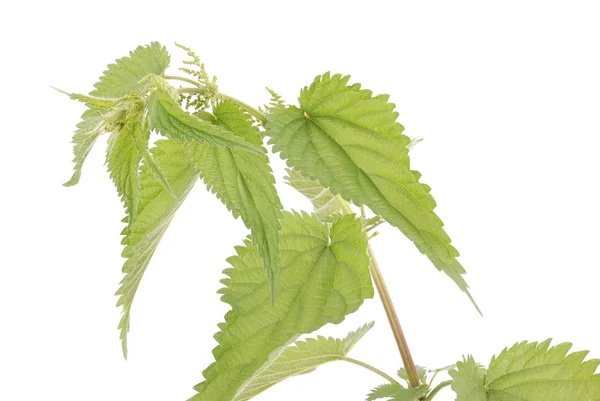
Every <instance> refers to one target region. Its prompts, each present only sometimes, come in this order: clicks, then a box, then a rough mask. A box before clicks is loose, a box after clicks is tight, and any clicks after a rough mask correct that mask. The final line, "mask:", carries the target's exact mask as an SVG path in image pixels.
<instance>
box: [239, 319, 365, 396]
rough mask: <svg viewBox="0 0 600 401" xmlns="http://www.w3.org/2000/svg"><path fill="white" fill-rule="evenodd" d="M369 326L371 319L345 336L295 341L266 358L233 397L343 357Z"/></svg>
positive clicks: (259, 391)
mask: <svg viewBox="0 0 600 401" xmlns="http://www.w3.org/2000/svg"><path fill="white" fill-rule="evenodd" d="M372 327H373V322H371V323H369V324H366V325H364V326H362V327H360V328H359V329H358V330H356V331H353V332H351V333H350V334H348V336H346V338H344V339H336V338H332V337H328V338H325V337H323V336H319V337H317V338H308V339H306V340H304V341H297V342H296V343H294V345H292V346H290V347H287V348H285V349H284V350H283V352H282V353H281V354H280V355H276V356H275V357H274V358H273V359H272V360H270V361H268V362H267V363H266V364H265V365H266V366H264V367H263V369H261V370H260V371H258V372H257V374H256V375H255V376H253V377H252V378H250V379H249V380H248V381H247V382H246V383H245V384H244V387H243V389H242V390H241V391H240V392H238V394H237V396H236V398H235V399H236V400H238V401H245V400H249V399H250V398H252V397H254V396H255V395H257V394H259V393H261V392H263V391H265V390H266V389H268V388H269V387H271V386H274V385H275V384H277V383H279V382H281V381H283V380H285V379H287V378H289V377H292V376H296V375H302V374H306V373H310V372H312V371H314V370H315V369H316V368H318V367H319V366H321V365H323V364H325V363H327V362H333V361H339V360H342V359H343V358H344V357H345V356H346V355H347V354H348V352H350V350H351V349H352V347H354V345H356V343H357V342H358V341H359V340H360V339H361V338H362V337H363V336H364V335H365V334H366V333H367V332H368V331H369V330H370V329H371V328H372Z"/></svg>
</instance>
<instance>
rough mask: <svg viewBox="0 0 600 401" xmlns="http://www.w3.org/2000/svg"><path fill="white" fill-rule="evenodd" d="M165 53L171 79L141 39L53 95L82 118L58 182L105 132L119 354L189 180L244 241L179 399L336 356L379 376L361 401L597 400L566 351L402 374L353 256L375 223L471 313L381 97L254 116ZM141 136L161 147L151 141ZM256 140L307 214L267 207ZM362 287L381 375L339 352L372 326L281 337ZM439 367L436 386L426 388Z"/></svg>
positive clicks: (349, 95) (338, 309)
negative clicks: (118, 253) (388, 363)
mask: <svg viewBox="0 0 600 401" xmlns="http://www.w3.org/2000/svg"><path fill="white" fill-rule="evenodd" d="M178 46H179V47H180V48H182V49H184V50H185V51H186V52H187V55H188V56H189V60H187V61H185V62H184V63H185V64H186V65H187V66H186V68H180V70H181V71H183V74H184V76H176V75H169V74H167V73H166V70H167V68H168V66H169V62H170V57H169V54H168V53H167V51H166V49H165V48H164V47H163V46H161V45H160V44H158V43H152V44H150V45H148V46H140V47H138V48H137V49H135V50H134V51H133V52H131V53H130V55H129V56H128V57H123V58H121V59H119V60H117V61H116V62H115V63H114V64H111V65H109V66H108V70H106V71H105V72H104V74H103V75H102V77H100V79H99V81H98V82H97V83H96V84H95V85H94V87H95V89H94V90H93V91H92V92H91V93H90V94H89V95H79V94H68V95H69V96H70V97H71V98H72V99H75V100H78V101H81V102H83V103H84V104H85V105H86V106H87V108H86V110H85V112H84V113H83V116H82V118H81V121H80V122H79V124H78V125H77V130H76V132H75V135H74V138H73V143H74V153H75V159H74V163H75V172H74V174H73V177H72V178H71V179H70V180H69V181H68V182H67V183H66V184H65V185H66V186H72V185H75V184H77V182H78V181H79V178H80V175H81V168H82V165H83V163H84V160H85V158H86V156H87V155H88V153H89V151H90V149H91V148H92V146H93V145H94V143H95V142H96V140H97V139H98V137H99V136H100V135H102V134H104V133H108V134H109V135H110V137H109V139H108V148H107V151H106V165H107V166H108V171H109V173H110V176H111V178H112V180H113V181H114V184H115V186H116V188H117V192H118V193H119V195H120V197H121V199H122V201H123V204H124V207H125V210H126V218H125V220H124V223H125V224H126V227H125V228H124V230H123V232H122V235H123V245H125V249H124V251H123V257H124V258H125V259H126V261H125V264H124V266H123V273H124V277H123V280H122V282H121V286H120V288H119V289H118V291H117V295H118V296H119V299H118V303H117V305H118V306H120V307H122V308H123V315H122V318H121V321H120V323H119V330H120V337H121V341H122V347H123V352H124V354H125V356H127V333H128V331H129V321H130V313H131V307H132V304H133V299H134V296H135V293H136V290H137V288H138V286H139V284H140V281H141V279H142V276H143V274H144V271H145V269H146V267H147V266H148V263H149V262H150V259H151V258H152V255H153V253H154V251H155V250H156V247H157V246H158V243H159V242H160V239H161V237H162V236H163V234H164V233H165V230H166V229H167V227H168V226H169V223H170V222H171V220H172V218H173V216H174V214H175V212H176V211H177V209H178V208H179V206H180V205H181V204H182V203H183V201H184V200H185V198H186V196H187V195H188V194H189V192H190V190H191V189H192V188H193V187H194V185H195V184H196V182H197V181H198V179H199V178H200V179H202V181H204V184H205V185H206V187H207V188H208V189H209V190H210V191H211V192H212V193H214V194H215V195H216V196H217V197H218V198H219V199H220V200H221V201H222V202H223V203H224V204H225V206H226V207H227V208H228V209H229V210H230V211H231V213H232V214H233V216H234V217H235V218H237V217H241V219H242V221H243V222H244V223H245V225H246V226H247V227H248V228H249V229H250V234H251V235H249V236H248V237H247V238H246V239H244V240H243V244H242V245H241V246H238V247H236V248H235V255H234V256H231V257H230V258H229V259H227V262H228V263H229V264H230V265H231V267H230V268H227V269H225V271H224V274H225V275H226V276H227V277H226V278H225V279H223V280H222V283H223V284H224V287H223V288H222V289H221V290H220V293H221V294H222V298H221V299H222V300H223V302H226V303H227V304H229V305H230V306H231V310H230V311H229V312H228V313H227V314H226V315H225V321H224V322H223V323H221V324H219V326H218V329H219V331H218V333H217V334H216V335H215V339H216V340H217V342H218V345H217V347H216V348H215V349H214V350H213V355H214V359H215V361H214V362H213V363H212V364H211V365H210V366H208V367H207V368H206V370H204V372H203V376H204V381H202V382H201V383H200V384H198V385H196V386H195V387H194V389H195V390H196V392H197V394H196V395H194V396H193V397H192V398H191V400H194V401H233V400H236V401H242V400H248V399H250V398H252V397H254V396H255V395H257V394H259V393H261V392H262V391H264V390H266V389H268V388H269V387H271V386H273V385H274V384H276V383H278V382H280V381H282V380H284V379H286V378H288V377H291V376H294V375H299V374H305V373H308V372H311V371H313V370H314V369H315V368H317V367H318V366H320V365H322V364H324V363H327V362H331V361H340V360H341V361H346V362H350V363H353V364H356V365H358V366H361V367H363V368H366V369H368V370H370V371H372V372H374V373H376V374H378V375H380V376H381V378H382V384H381V385H380V386H379V387H376V388H374V389H373V390H372V391H371V392H370V394H368V395H367V397H366V398H367V400H377V399H388V400H398V401H414V400H432V399H434V398H435V397H436V395H437V394H438V393H439V391H440V390H442V389H443V388H445V387H448V386H451V388H452V390H454V391H455V392H456V394H457V398H456V399H457V400H459V401H483V400H497V401H571V400H580V401H592V400H595V401H597V400H600V374H595V372H596V369H597V367H598V365H599V364H600V360H598V359H592V360H587V361H584V359H585V357H586V355H587V352H585V351H584V352H573V353H571V354H569V353H568V352H569V349H570V347H571V344H569V343H563V344H559V345H555V346H552V347H551V346H550V340H547V341H543V342H539V343H537V342H521V343H517V344H515V345H513V346H512V347H510V348H505V349H504V350H502V351H501V352H500V353H499V354H498V355H497V356H495V357H494V358H492V360H491V362H490V363H489V365H488V366H487V367H484V366H482V365H479V364H478V363H476V362H475V360H474V359H473V357H471V356H468V357H464V358H463V359H462V360H461V361H459V362H457V363H456V364H454V365H451V366H448V367H445V368H442V369H434V370H428V369H425V368H423V367H419V366H416V365H415V364H414V362H413V359H412V357H411V354H410V351H409V348H408V346H407V343H406V339H405V337H404V335H403V333H402V329H401V327H400V323H399V321H398V318H397V315H396V312H395V310H394V306H393V304H392V300H391V297H390V294H389V292H388V290H387V289H386V285H385V282H384V280H383V277H382V275H381V272H380V269H379V267H378V265H377V262H376V259H375V256H374V255H373V251H372V250H371V247H370V246H369V239H370V238H372V237H373V236H375V235H376V232H375V231H374V229H375V228H376V227H377V226H378V225H380V224H382V223H388V224H391V225H392V226H394V227H396V228H398V229H399V230H400V231H401V232H402V233H403V234H404V235H405V236H406V237H408V238H409V239H410V240H411V241H412V242H413V243H414V244H415V245H416V247H417V248H418V250H419V251H420V252H421V253H423V254H425V255H426V256H427V257H428V258H429V260H430V261H431V262H432V263H433V265H434V266H435V267H436V268H437V269H438V270H440V271H442V272H444V273H446V274H447V275H448V276H449V277H450V278H451V279H452V280H453V281H454V283H455V284H456V285H457V286H458V288H460V289H461V290H462V291H463V292H464V293H465V294H466V295H467V296H468V297H469V299H470V300H471V302H472V303H473V305H474V306H475V308H477V306H476V304H475V301H474V300H473V298H472V297H471V295H470V294H469V290H468V286H467V284H466V282H465V280H464V277H463V275H464V274H465V270H464V268H463V267H462V266H461V264H460V263H459V262H458V260H457V257H458V256H459V254H458V251H457V250H456V249H455V248H454V247H453V246H452V245H451V241H450V237H449V236H448V234H447V233H446V231H445V230H444V227H443V223H442V221H441V220H440V218H439V217H438V216H437V215H436V214H435V212H434V208H435V205H436V204H435V201H434V199H433V197H432V196H431V194H430V187H429V186H427V185H426V184H424V183H422V182H421V181H420V179H421V175H420V174H419V173H418V172H417V171H414V170H412V169H411V167H410V159H409V151H410V149H411V147H412V146H413V145H414V144H415V142H416V141H414V140H411V139H410V138H408V137H407V136H405V135H404V134H403V127H402V125H400V124H399V123H398V122H397V118H398V113H397V112H395V111H394V108H395V106H394V104H392V103H389V102H388V96H386V95H378V96H373V93H372V92H371V91H369V90H365V89H362V88H361V86H360V85H359V84H351V83H349V82H350V77H349V76H342V75H331V74H329V73H325V74H323V75H321V76H318V77H316V78H315V79H314V81H313V82H312V83H311V84H310V86H307V87H305V88H304V89H302V90H301V92H300V97H299V99H298V100H299V104H298V106H294V105H287V104H285V103H284V102H283V101H282V99H281V97H279V96H278V95H277V94H276V93H275V92H273V91H271V90H269V91H270V92H271V96H272V97H271V101H270V103H269V104H268V105H265V106H263V107H260V108H258V109H255V108H254V107H251V106H249V105H247V104H246V103H244V102H241V101H239V100H237V99H234V98H232V97H230V96H227V95H225V94H223V93H221V92H219V89H218V87H217V85H216V79H215V78H214V77H210V76H209V75H208V74H207V72H206V70H205V68H204V65H203V64H202V63H201V62H200V59H199V58H198V57H197V56H196V54H195V53H194V52H192V51H191V50H190V49H188V48H186V47H184V46H180V45H178ZM153 132H154V133H156V134H158V135H160V136H161V137H163V138H161V139H158V140H154V138H152V139H151V133H153ZM265 140H266V141H267V143H268V144H269V145H272V147H273V152H275V153H279V155H280V156H281V157H282V158H283V159H284V160H285V161H286V162H287V164H288V166H289V168H288V169H287V177H286V180H287V183H288V184H289V185H291V186H292V187H294V188H295V189H297V190H298V191H299V192H300V193H301V194H303V195H304V196H306V197H308V198H309V199H310V201H311V202H312V204H313V206H314V211H313V212H312V213H308V212H292V211H285V210H284V209H283V206H282V204H281V201H280V199H279V197H278V195H277V191H276V189H275V179H274V178H273V174H272V171H271V167H270V166H269V158H268V153H267V150H266V149H265V147H264V146H263V145H264V143H265ZM357 207H360V208H359V209H356V208H357ZM366 208H368V211H367V210H366ZM373 284H374V287H375V288H376V289H377V292H378V294H379V298H380V299H381V301H382V304H383V307H384V309H385V312H386V314H387V317H388V320H389V324H390V326H391V328H392V332H393V335H394V337H395V340H396V343H397V344H398V348H399V351H400V355H401V358H402V361H403V364H404V367H403V368H402V369H400V370H399V371H398V374H397V376H391V375H388V374H386V373H384V372H382V371H381V370H379V369H377V368H375V367H373V366H371V365H369V364H367V363H365V362H362V361H358V360H356V359H353V358H351V357H349V356H348V353H349V351H350V350H351V349H352V347H353V346H354V345H355V344H356V343H357V341H359V340H360V339H361V338H362V337H363V336H364V335H365V334H366V333H367V332H368V331H369V329H370V328H371V327H372V326H373V323H368V324H366V325H364V326H362V327H360V328H358V329H357V330H356V331H354V332H351V333H350V334H348V336H347V337H346V338H343V339H334V338H325V337H322V336H318V337H314V338H307V339H304V340H301V341H297V340H298V338H299V336H302V335H305V334H310V333H312V332H314V331H316V330H318V329H319V328H321V327H322V326H324V325H325V324H327V323H336V324H337V323H340V322H342V321H343V320H344V318H345V316H346V315H348V314H350V313H352V312H354V311H356V310H357V309H358V308H359V307H360V306H361V305H362V303H363V301H364V300H365V299H367V298H372V297H373V295H374V288H373ZM441 371H448V373H449V375H450V377H451V380H446V381H441V382H440V381H439V380H438V381H437V382H436V380H435V379H436V377H437V374H438V373H439V372H441Z"/></svg>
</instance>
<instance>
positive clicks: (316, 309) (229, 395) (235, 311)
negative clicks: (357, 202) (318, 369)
mask: <svg viewBox="0 0 600 401" xmlns="http://www.w3.org/2000/svg"><path fill="white" fill-rule="evenodd" d="M366 247H367V242H366V238H365V235H364V233H363V232H362V227H361V224H360V221H359V220H357V219H356V218H355V217H354V216H352V215H347V216H343V217H340V218H338V219H337V220H336V221H335V222H334V223H333V225H332V226H331V227H330V226H329V225H328V224H326V223H323V222H321V221H319V220H318V219H317V217H316V216H314V215H313V216H309V215H307V214H305V213H303V214H297V213H289V212H284V214H283V219H282V228H281V271H280V274H279V277H278V280H277V288H276V291H277V302H276V303H275V304H273V303H272V302H271V297H270V291H269V288H268V287H269V286H268V283H267V281H266V277H265V274H264V272H263V268H262V260H261V258H260V256H259V253H258V250H257V248H256V246H255V245H254V244H253V243H252V242H251V241H250V240H247V241H246V243H245V246H243V247H237V248H236V250H237V256H233V257H231V258H229V259H228V261H229V263H230V264H231V265H232V268H230V269H226V270H225V274H227V275H228V276H229V278H226V279H224V280H223V283H224V284H225V286H226V287H225V288H223V289H222V290H221V293H222V294H223V297H222V300H223V301H224V302H226V303H228V304H230V305H231V311H229V312H228V313H227V314H226V315H225V322H224V323H222V324H220V325H219V327H220V329H221V331H220V332H219V333H217V334H216V335H215V339H216V340H217V342H218V343H219V345H218V346H217V347H216V348H215V349H214V350H213V355H214V357H215V362H214V363H213V364H212V365H210V366H209V367H208V368H207V369H206V370H205V371H204V372H203V375H204V378H205V381H204V382H202V383H200V384H199V385H197V386H196V387H195V389H196V390H197V391H198V394H196V395H195V396H194V397H193V398H192V400H194V401H208V400H210V401H236V400H239V397H240V395H241V394H243V392H244V389H245V388H244V386H245V384H246V383H248V382H249V381H250V380H252V379H253V378H254V377H256V376H258V375H259V374H260V373H261V371H262V370H263V369H265V367H268V366H269V364H270V363H272V359H273V358H275V357H276V356H277V355H278V354H279V353H280V352H281V350H282V348H283V347H285V346H286V345H288V344H290V343H291V342H292V341H294V340H295V339H296V338H297V337H298V336H299V335H301V334H304V333H310V332H313V331H315V330H316V329H318V328H320V327H321V326H323V325H325V324H326V323H340V322H341V321H342V320H344V318H345V316H346V315H347V314H349V313H352V312H354V311H355V310H357V309H358V307H359V306H360V305H361V304H362V303H363V301H364V299H366V298H370V297H372V296H373V287H372V285H371V278H370V275H369V259H368V256H367V253H366ZM270 361H271V362H270Z"/></svg>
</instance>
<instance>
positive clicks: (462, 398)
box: [448, 355, 487, 401]
mask: <svg viewBox="0 0 600 401" xmlns="http://www.w3.org/2000/svg"><path fill="white" fill-rule="evenodd" d="M448 373H449V374H450V376H451V377H452V379H453V381H452V390H454V392H455V393H456V401H486V400H487V397H486V394H485V389H484V384H485V369H483V368H481V366H479V365H478V364H477V362H475V359H473V357H472V356H470V355H469V356H468V357H467V358H465V359H464V360H463V361H462V362H457V363H456V369H453V370H450V371H449V372H448Z"/></svg>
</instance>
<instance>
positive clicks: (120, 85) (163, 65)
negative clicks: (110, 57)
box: [90, 42, 171, 98]
mask: <svg viewBox="0 0 600 401" xmlns="http://www.w3.org/2000/svg"><path fill="white" fill-rule="evenodd" d="M170 60H171V59H170V56H169V53H167V49H166V48H165V47H164V46H161V44H160V43H158V42H152V43H150V45H147V46H139V47H137V48H136V49H135V50H133V51H132V52H129V56H127V57H123V58H120V59H118V60H117V61H115V63H114V64H110V65H109V66H108V70H106V71H104V74H103V75H102V76H101V77H100V80H99V81H98V82H97V83H96V84H95V85H94V87H95V88H96V89H95V90H93V91H92V92H91V93H90V95H92V96H95V97H105V98H120V97H123V96H126V95H129V94H131V93H133V92H138V91H140V90H142V89H143V88H144V86H145V84H144V83H143V82H140V81H141V80H142V78H144V77H145V76H147V75H150V74H156V75H162V74H163V73H164V72H165V70H166V69H167V67H168V66H169V62H170Z"/></svg>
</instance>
